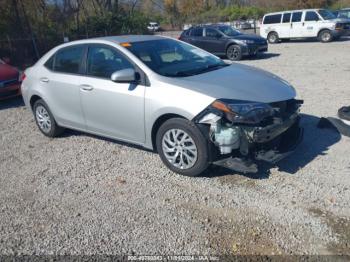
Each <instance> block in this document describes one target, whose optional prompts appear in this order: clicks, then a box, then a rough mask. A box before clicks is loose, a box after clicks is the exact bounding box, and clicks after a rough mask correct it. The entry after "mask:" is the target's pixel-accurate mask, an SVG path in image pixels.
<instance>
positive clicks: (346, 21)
mask: <svg viewBox="0 0 350 262" xmlns="http://www.w3.org/2000/svg"><path fill="white" fill-rule="evenodd" d="M324 21H325V22H333V23H349V22H350V19H347V18H334V19H329V20H324Z"/></svg>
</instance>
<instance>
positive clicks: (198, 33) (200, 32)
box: [191, 28, 203, 36]
mask: <svg viewBox="0 0 350 262" xmlns="http://www.w3.org/2000/svg"><path fill="white" fill-rule="evenodd" d="M191 36H203V28H194V29H192V30H191Z"/></svg>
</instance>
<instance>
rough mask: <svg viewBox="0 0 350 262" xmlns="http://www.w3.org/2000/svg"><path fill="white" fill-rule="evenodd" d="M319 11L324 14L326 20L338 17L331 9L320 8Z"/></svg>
mask: <svg viewBox="0 0 350 262" xmlns="http://www.w3.org/2000/svg"><path fill="white" fill-rule="evenodd" d="M318 13H319V14H320V15H321V16H322V18H323V19H324V20H331V19H336V16H335V15H334V14H333V13H332V12H331V11H329V10H325V9H320V10H318Z"/></svg>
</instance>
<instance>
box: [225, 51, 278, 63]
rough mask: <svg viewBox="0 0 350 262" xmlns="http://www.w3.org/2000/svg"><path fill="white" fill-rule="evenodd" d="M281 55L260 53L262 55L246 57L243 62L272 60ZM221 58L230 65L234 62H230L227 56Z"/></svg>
mask: <svg viewBox="0 0 350 262" xmlns="http://www.w3.org/2000/svg"><path fill="white" fill-rule="evenodd" d="M280 55H281V54H277V53H260V54H257V55H255V56H254V55H252V56H244V57H243V58H242V60H241V61H246V60H264V59H270V58H274V57H278V56H280ZM220 58H221V59H223V60H225V61H227V62H229V63H232V62H233V61H231V60H229V59H228V58H227V57H226V56H220ZM238 62H239V61H238Z"/></svg>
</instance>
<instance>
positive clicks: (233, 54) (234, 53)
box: [226, 45, 242, 61]
mask: <svg viewBox="0 0 350 262" xmlns="http://www.w3.org/2000/svg"><path fill="white" fill-rule="evenodd" d="M226 56H227V58H228V59H230V60H231V61H239V60H241V59H242V49H241V47H240V46H239V45H230V46H229V47H228V48H227V50H226Z"/></svg>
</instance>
